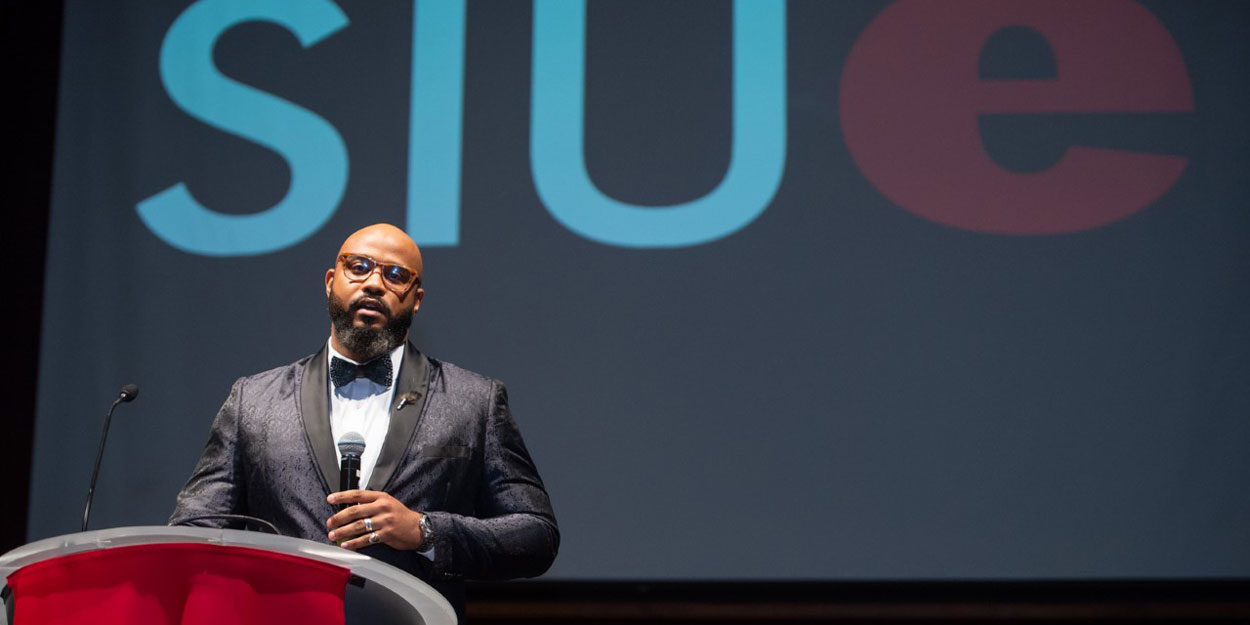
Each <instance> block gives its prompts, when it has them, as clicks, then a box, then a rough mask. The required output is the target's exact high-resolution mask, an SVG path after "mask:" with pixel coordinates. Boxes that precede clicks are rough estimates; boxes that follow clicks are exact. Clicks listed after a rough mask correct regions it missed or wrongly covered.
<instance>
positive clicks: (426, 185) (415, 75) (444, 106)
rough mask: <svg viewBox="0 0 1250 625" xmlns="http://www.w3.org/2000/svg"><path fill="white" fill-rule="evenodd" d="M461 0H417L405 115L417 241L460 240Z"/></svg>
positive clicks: (413, 229)
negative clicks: (410, 75)
mask: <svg viewBox="0 0 1250 625" xmlns="http://www.w3.org/2000/svg"><path fill="white" fill-rule="evenodd" d="M464 15H465V0H437V1H435V0H418V1H417V6H416V9H415V10H414V11H413V26H412V86H411V89H412V95H411V96H410V100H409V107H410V108H411V112H410V114H409V118H408V232H409V233H411V234H412V235H413V237H414V238H415V239H416V240H417V242H418V243H420V244H422V245H427V244H428V245H456V244H457V243H459V242H460V133H461V119H462V118H463V116H464V95H463V93H464V22H465V17H464Z"/></svg>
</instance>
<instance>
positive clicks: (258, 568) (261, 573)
mask: <svg viewBox="0 0 1250 625" xmlns="http://www.w3.org/2000/svg"><path fill="white" fill-rule="evenodd" d="M145 563H147V564H152V563H157V564H159V566H156V567H152V566H145ZM70 571H73V573H70ZM84 571H85V572H84ZM93 572H94V573H93ZM14 574H17V576H16V577H15V579H18V580H20V582H21V583H19V584H17V585H16V588H15V589H9V588H7V587H6V588H5V610H4V612H3V614H0V625H9V623H11V622H12V619H13V611H14V606H15V604H16V602H17V601H22V600H23V596H22V588H23V586H24V585H29V586H32V587H33V586H36V585H37V586H38V587H39V601H40V602H42V603H44V604H46V605H51V606H52V607H53V608H54V611H56V610H55V609H56V607H57V603H56V602H58V601H61V602H74V604H73V605H72V606H71V607H72V608H73V609H74V610H79V611H83V610H85V611H88V613H89V611H90V610H92V609H95V606H94V605H93V604H94V603H97V602H98V603H99V604H101V606H104V604H108V605H107V606H104V607H109V608H117V607H118V602H119V601H120V602H122V604H123V609H129V608H126V607H124V606H128V605H130V604H129V603H126V602H128V601H130V602H132V603H134V604H136V605H144V606H147V608H149V612H151V611H153V610H155V611H157V612H159V609H158V608H160V607H162V605H158V604H159V603H160V600H161V599H160V598H154V597H152V596H151V595H152V594H154V593H153V588H160V589H165V588H174V587H177V588H183V587H185V586H186V583H185V579H184V578H189V577H190V576H192V575H197V576H198V577H196V578H195V579H197V580H199V582H196V583H199V584H200V585H199V586H197V587H194V588H193V589H192V590H191V595H192V596H191V597H184V598H183V599H185V601H186V605H185V609H187V610H194V609H195V605H203V606H205V607H206V608H213V609H218V608H223V607H224V608H225V609H230V608H231V607H232V605H233V604H234V603H238V604H239V605H244V606H246V607H247V609H252V608H256V609H257V610H260V611H259V612H258V613H262V614H263V613H264V612H263V609H265V608H266V606H263V605H261V606H257V603H258V602H259V603H264V602H266V601H270V602H279V603H277V604H276V605H271V606H267V607H268V609H271V610H273V609H276V610H281V611H285V610H288V609H291V608H295V609H297V611H298V610H303V611H305V612H307V611H310V610H313V611H315V610H321V611H323V612H330V611H333V610H337V609H338V606H339V605H340V604H338V602H337V590H338V588H343V594H342V603H341V607H342V610H343V613H342V615H339V614H337V613H333V614H323V615H322V616H327V617H329V619H328V621H325V622H336V621H337V622H345V623H346V625H356V624H361V625H363V624H365V623H369V624H373V623H379V624H385V623H413V624H417V625H455V623H456V613H455V611H454V610H453V609H452V607H451V604H450V603H448V602H447V600H446V599H444V598H443V596H442V595H440V594H439V593H438V592H437V591H435V590H434V589H433V588H431V587H430V586H429V585H428V584H426V583H425V582H422V581H421V580H419V579H417V578H416V577H413V576H412V575H410V574H408V573H406V572H404V571H402V570H400V569H398V568H395V567H394V566H391V565H389V564H386V563H385V562H379V561H378V560H374V559H373V558H370V557H369V556H365V555H361V554H359V553H356V552H354V551H348V550H346V549H341V548H339V547H335V546H333V545H327V544H321V543H315V542H312V541H309V540H303V539H299V538H289V537H285V536H275V535H273V534H262V533H259V532H248V531H242V530H230V529H212V528H201V527H166V526H143V527H119V528H113V529H104V530H96V531H91V532H83V533H79V534H66V535H64V536H56V537H53V538H47V539H44V540H40V541H36V542H33V543H30V544H27V545H23V546H21V547H18V548H17V549H14V550H13V551H10V552H8V553H6V554H4V555H3V556H0V580H7V579H8V578H9V576H10V575H14ZM92 575H95V576H96V577H101V576H107V580H106V583H104V584H100V583H99V582H98V580H96V581H92V579H91V577H92ZM127 575H134V576H135V577H136V579H134V580H131V579H128V578H127V577H126V576H127ZM140 577H142V578H143V579H138V578H140ZM339 583H345V584H346V586H339ZM90 584H95V585H94V586H91V587H89V588H85V589H84V588H80V587H79V586H87V585H90ZM180 584H181V585H180ZM275 585H276V586H277V587H278V588H277V590H273V591H272V593H271V594H265V593H266V591H268V590H271V587H274V586H275ZM192 586H195V583H193V584H192ZM258 589H259V590H258ZM10 590H14V592H13V593H10V592H9V591H10ZM327 591H328V592H327ZM156 594H159V593H156ZM258 597H259V598H258ZM31 601H32V602H33V601H34V599H31ZM195 601H200V602H202V603H200V604H196V603H195ZM283 601H285V602H286V603H285V604H282V603H280V602H283ZM24 605H25V604H24ZM180 605H181V604H180ZM153 606H156V608H153ZM163 607H164V608H165V609H166V611H165V614H164V616H165V617H166V618H164V619H158V620H162V621H163V622H169V619H168V615H169V610H168V608H169V604H168V601H166V603H165V604H163ZM23 609H25V607H23ZM142 612H143V611H142V610H138V612H137V613H136V614H135V615H134V618H135V619H137V620H132V621H131V622H134V623H135V625H143V623H144V617H143V613H142ZM340 619H344V620H340ZM287 620H288V619H285V618H284V619H282V620H279V621H275V622H287ZM83 622H97V621H96V620H95V619H90V620H88V619H84V620H83ZM17 625H22V624H17Z"/></svg>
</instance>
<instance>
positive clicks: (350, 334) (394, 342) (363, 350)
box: [327, 293, 412, 362]
mask: <svg viewBox="0 0 1250 625" xmlns="http://www.w3.org/2000/svg"><path fill="white" fill-rule="evenodd" d="M327 299H328V300H329V306H330V323H331V324H333V325H334V334H335V336H337V337H338V339H339V342H340V343H342V344H343V347H346V348H347V349H348V350H349V351H351V352H352V354H354V355H356V356H359V357H360V362H367V361H370V360H373V359H374V358H377V357H378V356H381V355H382V354H385V353H387V352H389V351H391V350H393V349H395V348H396V347H399V346H400V345H402V344H403V343H404V338H405V337H406V336H408V326H410V325H412V311H411V310H405V311H403V312H401V313H399V314H395V315H392V314H391V313H390V311H388V310H382V311H378V312H381V313H382V314H383V315H385V316H386V323H385V324H383V325H382V327H380V328H377V327H373V326H361V327H357V326H356V325H355V324H354V323H353V320H354V318H355V316H356V311H357V310H360V308H361V306H360V304H361V302H362V301H363V300H364V299H367V298H363V297H362V298H359V299H357V300H356V301H355V302H353V303H352V304H351V305H350V306H347V305H344V304H343V302H342V301H340V300H339V299H338V298H336V297H335V296H334V293H330V297H329V298H327ZM375 301H376V300H375ZM383 308H385V306H383Z"/></svg>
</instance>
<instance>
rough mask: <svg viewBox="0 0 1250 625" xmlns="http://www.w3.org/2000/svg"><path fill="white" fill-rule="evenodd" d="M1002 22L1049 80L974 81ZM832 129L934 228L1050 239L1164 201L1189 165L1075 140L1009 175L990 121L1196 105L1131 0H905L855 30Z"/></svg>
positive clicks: (887, 189)
mask: <svg viewBox="0 0 1250 625" xmlns="http://www.w3.org/2000/svg"><path fill="white" fill-rule="evenodd" d="M1006 26H1027V27H1030V28H1033V29H1035V30H1037V31H1038V32H1040V33H1041V34H1042V35H1043V36H1044V37H1045V38H1046V39H1047V41H1048V42H1049V43H1050V45H1051V48H1052V49H1053V50H1054V54H1055V66H1056V78H1055V79H1053V80H1010V81H1007V80H980V79H978V77H977V68H978V59H979V56H980V51H981V47H982V45H983V44H984V43H985V41H986V39H987V38H989V37H990V35H992V34H993V33H994V32H996V31H998V30H999V29H1001V28H1003V27H1006ZM840 99H841V118H842V129H843V132H844V133H845V135H846V143H847V147H848V148H849V149H850V152H851V156H852V157H853V158H854V159H855V162H856V164H857V165H859V168H860V169H861V170H862V171H863V172H864V175H865V176H866V177H867V178H868V180H870V181H871V182H872V184H873V185H875V186H876V187H877V189H879V190H880V191H881V192H882V193H883V194H885V195H886V197H888V198H890V199H891V200H893V201H894V202H896V203H898V204H899V205H900V206H902V207H903V208H905V209H907V210H909V211H911V212H913V213H915V214H917V215H920V216H922V217H926V218H928V219H932V220H933V221H936V222H939V223H943V224H947V225H951V226H955V227H958V228H965V229H968V230H975V231H980V232H992V233H999V234H1058V233H1065V232H1075V231H1079V230H1086V229H1089V228H1094V227H1097V226H1101V225H1103V224H1107V223H1110V222H1112V221H1115V220H1117V219H1122V218H1124V217H1127V216H1129V215H1131V214H1133V213H1135V212H1137V211H1139V210H1141V209H1142V208H1145V207H1146V205H1148V204H1150V203H1151V202H1153V201H1155V200H1156V199H1158V198H1159V196H1161V195H1163V193H1164V192H1165V191H1167V190H1168V189H1169V188H1170V187H1171V186H1172V185H1173V184H1175V182H1176V180H1177V178H1179V177H1180V174H1181V172H1182V171H1183V170H1184V169H1185V163H1186V159H1185V158H1183V157H1179V156H1161V155H1152V154H1143V153H1135V152H1126V151H1121V150H1104V149H1094V148H1085V147H1079V146H1074V147H1070V148H1068V150H1067V152H1066V153H1065V154H1064V156H1063V158H1062V159H1061V160H1060V161H1059V162H1058V163H1057V164H1056V165H1055V166H1054V167H1051V168H1050V169H1048V170H1046V171H1042V172H1037V173H1014V172H1010V171H1007V170H1005V169H1003V168H1002V167H999V166H998V165H997V164H995V163H994V161H993V160H991V159H990V156H989V155H988V154H986V152H985V149H984V147H983V146H982V144H981V137H980V130H979V129H978V125H977V118H978V116H979V115H983V114H992V113H1114V112H1125V113H1134V112H1135V113H1140V112H1184V111H1192V110H1193V106H1194V104H1193V92H1192V88H1191V86H1190V83H1189V75H1188V73H1187V71H1186V69H1185V63H1184V61H1183V60H1182V58H1181V53H1180V50H1179V49H1177V47H1176V43H1175V42H1174V41H1173V40H1172V37H1171V35H1170V34H1169V33H1168V31H1167V29H1165V28H1164V26H1163V24H1161V23H1160V22H1159V20H1158V19H1157V18H1155V16H1154V15H1152V14H1151V13H1150V12H1149V11H1147V10H1146V9H1145V8H1143V7H1142V6H1140V5H1138V4H1137V3H1136V2H1132V1H1129V0H1102V1H1099V2H1089V1H1087V0H1044V1H1028V0H964V1H961V2H958V3H956V2H929V1H926V0H904V1H901V2H897V3H895V4H893V5H891V6H890V7H888V8H887V9H886V10H885V11H882V13H881V14H880V15H878V16H877V18H876V19H874V20H873V22H872V23H871V24H869V26H868V28H867V29H865V30H864V32H863V34H862V35H861V36H860V38H859V40H858V41H857V42H856V43H855V46H854V47H853V48H852V50H851V53H850V57H849V58H848V59H847V63H846V68H845V70H844V72H843V74H842V84H841V95H840Z"/></svg>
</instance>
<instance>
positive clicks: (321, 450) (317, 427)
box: [299, 346, 339, 494]
mask: <svg viewBox="0 0 1250 625" xmlns="http://www.w3.org/2000/svg"><path fill="white" fill-rule="evenodd" d="M327 384H328V382H327V381H326V348H325V347H324V346H322V348H321V350H320V351H318V352H317V354H316V355H315V356H313V357H312V360H310V361H308V364H306V365H304V376H303V379H301V380H300V391H299V400H300V403H299V414H300V418H302V419H303V420H304V432H306V433H307V434H308V446H309V448H310V450H311V451H312V455H313V457H314V458H316V459H317V466H318V467H320V468H321V476H322V478H323V479H324V480H325V486H326V494H330V493H331V492H334V491H336V490H338V483H339V466H338V456H337V455H336V454H335V453H334V435H333V434H332V433H331V432H330V390H329V388H328V387H327Z"/></svg>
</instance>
